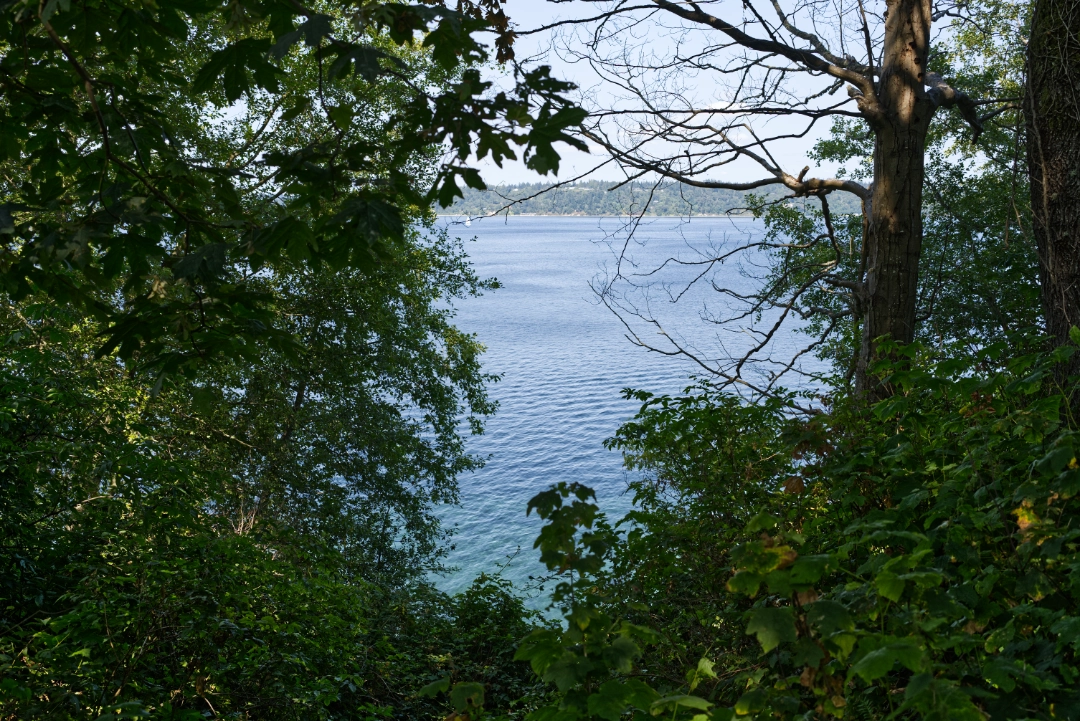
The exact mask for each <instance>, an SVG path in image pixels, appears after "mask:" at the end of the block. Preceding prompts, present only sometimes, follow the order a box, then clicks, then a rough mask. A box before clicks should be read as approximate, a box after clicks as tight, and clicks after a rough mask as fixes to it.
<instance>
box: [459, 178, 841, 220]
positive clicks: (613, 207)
mask: <svg viewBox="0 0 1080 721" xmlns="http://www.w3.org/2000/svg"><path fill="white" fill-rule="evenodd" d="M614 185H615V182H614V181H604V180H587V181H582V182H578V183H572V184H567V185H563V186H559V187H557V188H551V187H550V184H545V183H514V184H510V185H497V186H492V187H490V188H488V189H487V190H474V189H472V188H466V189H465V197H464V198H461V199H459V200H458V201H457V202H456V203H454V205H452V206H451V207H450V208H447V209H446V210H444V211H442V213H441V214H442V215H457V216H461V215H466V216H470V217H474V218H475V217H481V216H485V215H491V214H494V213H500V214H502V213H507V214H509V215H565V216H575V215H577V216H626V215H631V214H635V215H636V214H642V213H643V214H644V215H646V216H681V217H686V216H725V215H751V214H752V213H751V206H752V205H753V204H754V199H753V198H752V197H751V196H756V198H758V199H760V198H764V199H767V200H770V201H779V200H782V199H783V198H784V197H785V196H787V195H788V192H787V191H786V190H784V189H781V188H764V189H762V190H759V191H754V192H746V191H738V190H723V189H719V188H695V187H692V186H688V185H682V184H678V183H665V184H662V185H660V186H654V184H652V183H649V184H641V183H628V184H626V185H623V186H621V187H618V188H616V189H615V190H611V188H612V186H614ZM549 188H550V189H549ZM545 191H546V192H545ZM829 201H830V202H829V207H830V209H831V210H832V211H833V212H834V213H837V214H845V213H858V212H860V210H861V209H860V208H859V204H858V202H857V199H856V198H854V197H851V196H848V194H847V193H835V194H833V195H830V196H829ZM790 202H796V203H803V202H807V201H805V200H802V199H799V200H793V201H790ZM811 202H815V204H816V201H811Z"/></svg>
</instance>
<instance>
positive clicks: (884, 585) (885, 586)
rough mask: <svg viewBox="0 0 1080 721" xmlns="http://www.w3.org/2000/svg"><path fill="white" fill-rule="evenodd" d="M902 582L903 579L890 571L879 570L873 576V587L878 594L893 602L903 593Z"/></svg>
mask: <svg viewBox="0 0 1080 721" xmlns="http://www.w3.org/2000/svg"><path fill="white" fill-rule="evenodd" d="M904 583H905V582H904V579H902V578H900V577H899V576H897V575H896V574H895V573H893V572H892V571H881V572H880V573H878V574H877V575H876V576H874V588H876V589H877V592H878V594H879V595H881V596H882V597H884V598H887V599H889V600H890V601H894V602H895V601H899V600H900V597H901V596H902V595H904Z"/></svg>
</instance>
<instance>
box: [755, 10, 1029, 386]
mask: <svg viewBox="0 0 1080 721" xmlns="http://www.w3.org/2000/svg"><path fill="white" fill-rule="evenodd" d="M966 9H967V10H969V11H970V12H972V14H973V16H972V21H971V22H969V23H966V24H964V25H962V26H960V27H959V28H957V29H954V30H952V31H951V32H949V33H944V34H943V35H942V36H941V37H939V39H938V41H937V42H936V44H935V46H934V48H933V52H932V54H931V58H930V65H929V68H928V69H930V70H932V71H933V72H936V73H938V74H940V75H942V76H944V77H949V78H952V79H954V82H955V84H956V85H957V87H963V88H965V89H966V90H967V92H969V93H971V94H973V96H976V97H998V98H1006V99H1007V98H1013V99H1017V98H1019V97H1020V96H1021V95H1022V87H1023V74H1024V50H1025V40H1024V33H1025V32H1026V31H1025V30H1024V28H1025V27H1026V24H1027V20H1026V15H1027V13H1028V3H1026V2H1012V1H1011V0H989V1H987V2H979V3H972V4H969V5H968V6H966ZM983 120H984V127H985V129H984V131H983V132H982V133H981V134H980V135H979V136H978V140H977V142H976V141H975V140H974V139H973V138H972V137H971V130H970V128H969V127H968V125H967V124H966V123H965V122H964V121H963V119H961V118H958V117H957V115H956V114H955V113H938V114H937V115H936V116H935V119H934V122H933V124H932V125H931V126H930V131H929V134H928V136H927V151H926V168H925V170H926V175H925V185H924V188H923V193H922V196H923V229H924V239H923V243H922V250H921V256H920V260H919V267H920V273H919V289H918V294H919V295H918V309H917V314H916V320H917V327H916V334H915V337H916V339H917V340H918V341H920V342H922V343H924V344H926V345H927V346H930V347H937V348H939V349H942V350H943V351H944V350H946V349H947V352H948V353H952V354H956V353H966V352H970V351H974V350H976V349H978V348H980V347H983V346H985V345H987V344H990V343H994V342H996V341H999V340H1003V339H1005V338H1007V337H1009V336H1010V335H1012V334H1015V333H1016V332H1017V331H1020V330H1022V329H1025V328H1031V327H1035V326H1036V325H1038V324H1039V322H1040V304H1039V289H1038V279H1037V277H1038V260H1037V258H1036V251H1035V242H1034V238H1033V237H1032V235H1031V223H1030V208H1029V206H1028V182H1027V169H1026V167H1025V166H1024V165H1023V163H1022V162H1021V161H1022V159H1023V158H1024V157H1025V155H1024V153H1025V150H1024V139H1023V133H1022V132H1021V127H1022V125H1023V116H1022V111H1021V108H1020V105H1019V103H1018V102H1014V101H1010V102H1009V103H1008V104H1006V105H1003V106H1002V107H1001V108H999V109H998V110H997V111H994V112H993V113H989V114H987V115H986V117H985V118H984V119H983ZM873 152H874V146H873V140H872V138H870V137H869V136H867V134H866V128H865V125H864V124H863V123H862V122H861V121H852V120H850V119H844V118H841V119H837V120H836V121H835V122H834V123H833V126H832V129H831V133H830V136H829V137H827V138H824V139H823V140H821V141H819V142H818V143H817V144H816V146H815V148H814V150H813V152H812V157H813V158H814V159H816V160H819V161H825V162H830V163H836V164H839V165H840V166H841V169H840V170H839V171H838V174H839V175H840V176H849V175H850V176H851V177H853V178H856V179H858V180H861V181H869V180H871V179H872V178H873V167H872V164H873V163H872V156H873ZM767 201H768V199H767V198H764V197H762V198H757V203H756V207H757V213H758V216H759V217H760V218H761V219H762V220H764V222H765V224H766V227H767V229H768V233H767V238H766V240H767V241H768V242H770V243H772V244H773V247H774V250H773V251H772V258H771V271H770V273H769V274H768V276H767V278H766V282H765V285H764V288H763V291H764V294H765V295H767V296H768V297H775V298H779V299H786V298H795V297H796V296H797V294H801V295H799V297H798V300H797V302H795V303H794V308H793V310H794V312H795V313H796V314H797V315H798V316H799V317H800V318H801V319H802V320H803V321H804V322H803V324H802V326H801V327H800V331H801V332H803V333H805V334H806V335H808V336H809V337H810V338H812V339H813V341H812V343H813V345H812V346H811V350H813V351H814V352H815V354H816V355H817V356H818V357H820V358H823V359H827V360H828V361H830V362H831V364H832V365H833V366H834V370H836V371H837V372H839V373H840V374H841V375H844V374H846V375H847V376H848V377H850V376H851V374H852V373H853V372H854V367H855V365H854V364H855V360H856V358H857V356H858V348H859V346H860V344H861V343H862V342H863V338H862V327H861V320H862V319H861V315H862V311H861V306H860V303H861V302H862V301H861V299H860V297H859V294H858V293H856V292H853V290H852V287H850V284H853V283H855V282H856V281H858V280H859V279H860V278H861V275H862V274H863V273H864V272H865V270H866V268H865V266H866V262H867V261H866V259H865V258H864V257H863V236H864V226H863V223H862V222H861V219H860V218H857V217H853V216H850V215H845V211H844V210H842V209H840V208H838V205H837V202H836V200H835V194H830V195H828V196H825V197H822V198H820V199H817V200H816V201H815V202H814V203H810V204H808V205H807V206H806V209H805V210H806V211H808V212H804V209H803V208H794V207H788V206H785V205H782V204H775V202H773V203H770V202H767ZM860 214H861V213H860ZM826 216H828V217H826ZM826 273H828V274H829V275H830V276H835V277H833V278H832V279H830V280H825V279H824V275H825V274H826ZM836 278H839V279H840V282H839V283H838V282H835V280H836ZM845 283H847V284H848V285H845ZM1003 288H1008V289H1009V291H1008V292H1007V293H1003V292H1002V289H1003Z"/></svg>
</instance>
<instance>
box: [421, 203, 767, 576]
mask: <svg viewBox="0 0 1080 721" xmlns="http://www.w3.org/2000/svg"><path fill="white" fill-rule="evenodd" d="M620 227H621V222H620V221H619V220H618V219H601V218H566V217H527V216H526V217H523V216H514V217H510V218H508V219H503V218H489V219H484V220H481V221H474V222H473V223H472V225H471V227H465V226H463V225H461V224H455V225H451V226H450V229H451V232H452V233H453V234H455V235H458V236H459V237H462V238H470V237H472V236H475V238H476V241H475V242H470V243H468V244H467V249H468V252H469V254H470V256H471V258H472V260H473V263H474V265H475V267H476V270H477V271H478V273H479V274H480V275H481V276H482V277H494V278H497V279H498V280H499V282H500V283H501V284H502V286H503V287H502V288H500V289H498V290H496V291H493V292H490V293H488V294H487V295H485V296H484V297H482V298H480V299H470V300H468V301H465V302H462V303H461V304H460V305H459V308H458V315H457V323H458V325H459V327H461V328H462V329H464V330H467V331H470V332H473V333H476V334H477V336H478V337H479V338H480V340H481V341H482V342H483V343H484V344H485V345H486V346H487V353H486V355H485V366H486V369H487V370H488V372H492V373H497V374H499V375H501V376H502V380H501V381H500V382H498V383H496V384H494V386H492V388H491V392H492V395H493V396H494V398H496V399H497V400H498V402H499V411H498V413H497V414H496V415H495V416H494V417H493V418H491V419H490V420H489V422H488V424H487V431H486V433H485V434H484V435H483V436H479V437H475V438H473V439H472V441H471V450H472V451H473V452H474V453H477V454H479V455H481V456H487V457H488V461H487V465H486V466H485V467H484V468H483V469H481V470H480V471H478V472H476V473H473V474H471V475H468V476H465V477H463V478H461V480H460V483H461V505H460V507H454V508H447V509H445V511H444V512H443V513H442V517H443V520H444V522H445V523H446V524H447V525H448V526H450V527H453V528H455V529H456V535H455V538H454V549H453V550H452V551H451V553H450V556H449V559H448V561H449V563H450V564H451V565H453V566H456V567H457V570H456V571H455V572H453V573H451V574H449V575H447V576H444V577H441V578H438V579H436V583H437V584H438V585H439V586H440V587H441V588H442V589H443V590H446V591H449V592H455V591H459V590H462V589H463V588H465V587H466V586H468V585H469V583H471V581H472V579H473V578H474V577H475V576H476V575H477V574H479V573H480V572H489V573H490V572H492V571H494V570H496V569H498V568H502V573H503V575H504V576H505V577H507V578H510V579H511V580H513V581H514V582H515V584H516V585H518V586H523V585H528V579H529V576H534V575H538V574H540V573H541V572H542V568H541V566H540V564H539V563H538V561H537V551H535V550H534V549H533V548H532V543H533V541H534V539H535V537H536V534H537V531H538V529H539V522H538V521H537V520H536V518H535V516H533V517H530V518H526V515H525V511H526V506H527V503H528V501H529V499H530V498H531V497H532V496H533V495H535V494H536V493H538V492H540V491H542V490H545V489H546V488H547V487H548V486H550V485H551V484H552V483H555V482H558V481H578V482H581V483H585V484H587V485H589V486H592V487H593V488H594V489H596V491H597V493H598V496H599V499H600V505H601V507H602V508H603V509H604V510H605V511H607V512H608V515H609V517H612V518H616V517H620V516H621V515H622V514H623V513H625V512H626V511H627V510H628V509H629V507H630V501H631V499H630V498H629V497H628V495H627V494H626V493H625V492H624V491H625V489H626V484H627V480H628V477H627V475H626V471H624V469H623V467H622V458H621V456H620V454H618V453H617V452H612V451H608V450H606V449H605V448H604V446H603V442H604V440H605V439H606V438H609V437H611V436H612V435H613V434H614V432H615V430H616V429H617V428H618V427H619V425H620V424H621V423H623V422H624V421H626V420H628V419H629V418H630V417H632V416H633V414H634V413H635V412H636V411H637V409H638V404H637V403H636V402H634V401H628V400H625V399H624V398H623V397H622V394H621V391H622V389H624V388H627V387H630V388H636V389H643V390H648V391H652V392H655V393H671V392H679V391H680V390H682V389H683V388H684V387H685V386H686V385H688V377H689V375H690V374H691V373H692V372H694V371H695V370H697V371H700V369H697V368H695V367H693V366H692V365H690V364H688V363H686V362H685V361H680V360H679V359H677V358H670V357H666V356H663V355H660V354H657V353H650V352H648V351H646V350H644V349H642V348H640V347H636V346H635V345H634V344H632V343H631V342H630V341H629V340H627V338H626V328H625V327H624V326H623V324H622V322H621V321H620V320H619V319H618V318H617V317H616V316H615V315H614V314H613V313H612V312H611V311H610V310H608V309H607V308H605V307H604V306H603V305H602V304H600V303H599V302H598V299H597V296H596V294H595V293H594V292H593V290H592V289H591V288H590V282H592V281H594V280H595V279H597V278H598V277H603V276H604V275H605V273H610V272H611V270H612V269H613V267H614V255H613V250H615V251H619V250H620V249H622V247H623V245H622V244H623V243H624V241H626V238H625V237H624V236H622V235H620V234H619V233H618V230H619V228H620ZM761 232H762V228H761V226H760V225H759V224H757V223H756V222H755V221H752V220H749V219H723V218H700V219H693V220H692V221H690V222H689V223H686V222H685V221H680V220H678V219H673V218H662V219H657V220H654V221H651V222H650V223H649V224H647V225H645V226H643V227H641V228H639V229H638V230H637V232H636V235H635V237H634V238H632V239H631V240H630V244H629V245H627V246H626V251H627V255H628V256H630V257H631V258H632V259H633V261H634V262H636V263H637V264H638V268H639V269H641V270H644V269H647V268H649V267H652V266H654V265H657V264H658V263H660V262H662V261H663V260H664V259H666V258H671V257H679V258H683V259H693V258H695V257H699V256H698V253H699V252H700V251H702V250H703V249H706V248H708V247H715V246H718V245H722V244H724V243H735V242H745V241H746V240H747V239H748V238H750V237H754V236H758V235H760V233H761ZM628 267H632V266H627V265H624V268H628ZM698 272H699V269H698V268H696V267H695V266H679V267H677V268H673V269H672V268H669V270H668V273H667V275H664V276H662V277H650V278H649V280H656V281H661V282H668V283H670V285H668V286H666V287H664V286H659V287H658V286H656V285H655V284H653V285H652V286H651V287H650V288H649V289H648V290H647V291H642V292H646V293H647V294H651V296H650V298H651V302H652V303H653V305H654V306H656V307H657V309H658V312H659V313H660V314H661V316H662V317H663V318H664V326H663V330H664V331H665V332H670V333H679V334H682V337H685V338H688V339H691V340H689V341H688V342H692V343H695V344H697V347H699V348H702V349H708V348H709V347H710V342H711V344H712V346H715V347H718V346H717V344H721V343H724V342H725V341H724V339H723V338H717V337H716V330H715V327H711V326H709V324H707V323H704V322H703V321H702V320H701V317H700V316H701V314H702V313H703V312H706V313H707V312H708V308H709V306H708V304H709V303H710V298H712V297H714V296H715V295H716V294H715V292H714V291H712V289H711V287H709V286H707V285H706V286H702V287H701V288H695V289H694V290H692V291H691V293H689V294H688V295H687V296H685V297H684V298H683V299H682V300H680V302H679V303H675V304H672V303H670V302H669V300H670V297H671V295H672V294H673V293H675V292H677V290H678V288H679V281H685V280H686V279H687V278H688V277H690V276H692V275H693V274H695V273H698ZM714 273H715V274H716V277H718V278H722V279H723V278H726V279H727V280H728V281H730V283H729V285H730V284H731V283H735V284H738V283H739V282H745V279H743V278H742V276H741V275H740V271H739V268H737V267H736V266H735V265H729V266H725V267H718V268H716V269H715V270H714ZM740 279H741V280H740ZM644 298H645V296H644V295H639V297H638V302H642V301H643V300H644ZM644 333H652V334H653V335H652V336H650V338H654V337H655V338H658V337H659V332H658V331H657V330H656V329H654V328H646V329H645V331H643V335H642V337H645V335H644ZM695 334H698V335H695ZM710 334H711V335H710ZM714 350H715V348H714Z"/></svg>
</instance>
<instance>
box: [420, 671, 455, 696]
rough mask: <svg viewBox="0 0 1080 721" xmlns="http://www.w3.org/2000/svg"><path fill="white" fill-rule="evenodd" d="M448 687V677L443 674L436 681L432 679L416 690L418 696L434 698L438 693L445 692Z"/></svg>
mask: <svg viewBox="0 0 1080 721" xmlns="http://www.w3.org/2000/svg"><path fill="white" fill-rule="evenodd" d="M449 688H450V677H449V676H445V677H443V678H440V679H439V680H438V681H432V682H431V683H429V684H427V685H426V686H424V687H423V688H422V689H420V690H419V691H417V693H418V694H419V695H420V696H423V697H424V698H435V697H436V696H438V695H439V694H440V693H445V692H446V691H447V690H448V689H449Z"/></svg>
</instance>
